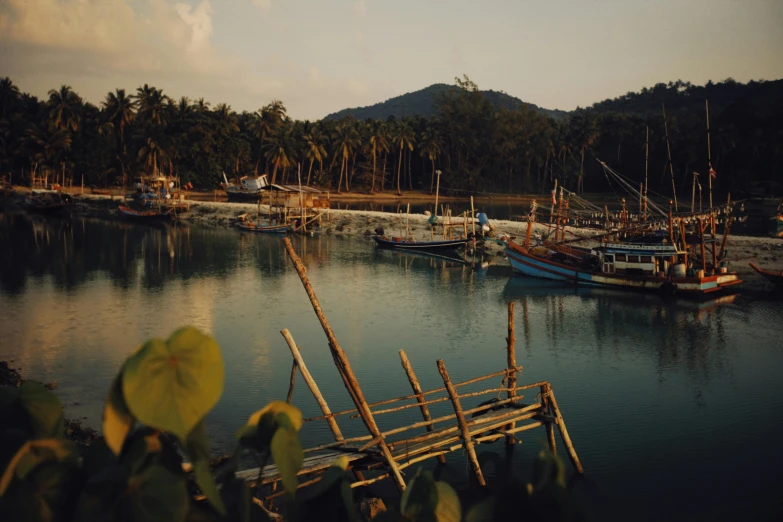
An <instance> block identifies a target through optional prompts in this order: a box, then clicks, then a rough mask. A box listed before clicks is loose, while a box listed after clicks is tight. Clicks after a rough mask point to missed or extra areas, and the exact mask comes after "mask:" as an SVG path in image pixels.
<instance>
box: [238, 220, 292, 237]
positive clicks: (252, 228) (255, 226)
mask: <svg viewBox="0 0 783 522" xmlns="http://www.w3.org/2000/svg"><path fill="white" fill-rule="evenodd" d="M237 227H239V228H241V229H242V230H247V231H248V232H260V233H262V234H287V233H288V232H289V231H290V230H291V227H290V226H289V225H278V224H271V223H270V224H262V223H253V222H252V221H240V222H239V223H237Z"/></svg>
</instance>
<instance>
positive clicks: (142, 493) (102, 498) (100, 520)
mask: <svg viewBox="0 0 783 522" xmlns="http://www.w3.org/2000/svg"><path fill="white" fill-rule="evenodd" d="M189 504H190V497H189V495H188V490H187V482H186V480H185V476H184V475H183V474H182V473H181V472H177V471H176V470H174V469H172V468H171V466H166V465H163V464H162V463H160V462H158V461H157V460H155V461H153V462H151V463H150V464H149V465H147V467H146V468H145V469H143V470H141V471H140V472H139V473H136V474H133V475H130V474H128V469H127V468H126V467H125V466H120V465H115V466H110V467H108V468H105V469H103V470H102V471H101V472H100V473H98V474H97V475H94V476H92V477H91V478H90V480H89V481H88V482H87V484H85V486H84V489H83V491H82V496H81V498H80V500H79V507H78V509H77V512H76V516H75V517H74V520H76V521H78V522H110V521H138V522H147V521H149V522H181V521H184V520H185V517H186V516H187V513H188V508H189Z"/></svg>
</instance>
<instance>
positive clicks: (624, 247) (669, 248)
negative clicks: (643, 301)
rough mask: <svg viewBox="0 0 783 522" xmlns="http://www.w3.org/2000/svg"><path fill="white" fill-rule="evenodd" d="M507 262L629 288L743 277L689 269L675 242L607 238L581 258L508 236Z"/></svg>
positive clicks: (679, 287)
mask: <svg viewBox="0 0 783 522" xmlns="http://www.w3.org/2000/svg"><path fill="white" fill-rule="evenodd" d="M505 252H506V255H507V256H508V260H509V262H510V263H511V266H512V267H513V268H514V269H515V270H516V271H518V272H520V273H521V274H523V275H526V276H530V277H538V278H543V279H550V280H553V281H567V282H570V283H573V284H581V285H590V286H602V287H609V288H627V289H636V290H647V291H663V292H665V293H669V294H674V293H685V294H706V293H710V292H715V291H718V290H721V289H723V288H725V287H728V286H732V285H736V284H739V283H741V282H742V281H741V280H740V279H739V278H738V277H737V274H736V273H730V272H728V271H727V270H726V269H725V268H723V267H721V268H718V269H717V270H716V271H715V273H714V274H711V275H705V274H704V272H703V270H698V271H695V270H693V269H692V268H691V269H690V270H688V269H687V267H686V265H685V263H683V262H680V259H683V255H684V254H685V252H682V251H679V250H678V249H677V248H676V247H675V246H673V245H645V244H623V243H620V244H607V245H606V246H604V247H600V248H597V249H595V250H594V251H593V252H594V253H590V254H585V255H584V256H583V257H582V259H581V260H576V259H574V257H573V256H568V255H564V254H563V253H561V252H559V251H557V250H553V249H550V248H548V247H547V246H546V245H544V246H537V247H533V248H525V247H524V246H522V245H518V244H516V243H514V242H513V241H507V242H506V249H505Z"/></svg>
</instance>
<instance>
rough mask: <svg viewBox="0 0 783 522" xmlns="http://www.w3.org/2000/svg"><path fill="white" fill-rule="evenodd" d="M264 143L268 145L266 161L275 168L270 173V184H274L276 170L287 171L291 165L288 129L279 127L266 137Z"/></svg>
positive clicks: (291, 153) (291, 154)
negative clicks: (281, 168)
mask: <svg viewBox="0 0 783 522" xmlns="http://www.w3.org/2000/svg"><path fill="white" fill-rule="evenodd" d="M266 141H267V143H268V144H269V145H268V148H267V151H266V155H265V156H266V159H267V161H271V162H272V163H273V164H274V166H275V168H274V170H273V171H272V184H274V183H275V182H276V181H277V171H278V169H280V167H283V169H288V168H289V167H290V166H291V165H292V164H293V156H294V154H293V144H292V142H291V135H290V133H289V132H288V129H286V128H285V127H283V126H280V127H279V128H278V129H277V130H276V132H275V133H274V134H272V135H271V136H267V138H266Z"/></svg>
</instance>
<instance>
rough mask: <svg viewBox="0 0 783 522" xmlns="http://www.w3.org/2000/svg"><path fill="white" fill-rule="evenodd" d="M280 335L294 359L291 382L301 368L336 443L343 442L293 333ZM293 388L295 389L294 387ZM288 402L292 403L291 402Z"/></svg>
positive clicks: (281, 331) (285, 332) (285, 330)
mask: <svg viewBox="0 0 783 522" xmlns="http://www.w3.org/2000/svg"><path fill="white" fill-rule="evenodd" d="M280 333H281V334H282V335H283V338H284V339H285V342H286V344H287V345H288V348H289V349H290V350H291V355H292V356H293V357H294V369H293V370H292V377H291V382H293V372H295V371H296V368H297V367H299V371H300V372H301V374H302V378H303V379H304V380H305V383H307V387H308V388H310V391H311V392H312V394H313V397H315V401H316V402H317V403H318V406H320V407H321V411H322V412H323V414H324V415H327V417H326V422H327V423H328V424H329V429H330V430H332V434H333V435H334V439H335V440H336V441H341V440H343V434H342V433H341V432H340V427H339V426H338V425H337V421H336V420H334V417H333V416H331V411H330V410H329V405H328V404H327V403H326V399H324V396H323V395H322V394H321V390H319V389H318V384H316V382H315V379H313V376H312V374H310V371H309V370H308V369H307V365H305V362H304V358H303V357H302V352H300V351H299V347H298V346H297V345H296V343H295V342H294V338H293V336H291V332H289V331H288V330H287V329H284V330H280ZM291 388H292V389H293V385H292V386H291ZM286 402H290V400H289V401H286Z"/></svg>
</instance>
